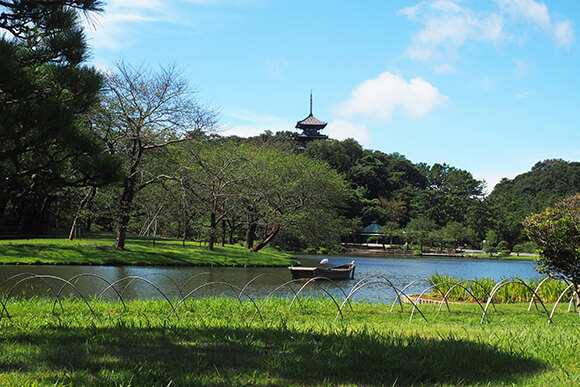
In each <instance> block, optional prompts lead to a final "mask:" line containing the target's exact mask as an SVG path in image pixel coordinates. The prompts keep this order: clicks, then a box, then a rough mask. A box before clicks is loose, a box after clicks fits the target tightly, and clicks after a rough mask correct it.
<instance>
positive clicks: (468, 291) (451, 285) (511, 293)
mask: <svg viewBox="0 0 580 387" xmlns="http://www.w3.org/2000/svg"><path fill="white" fill-rule="evenodd" d="M427 281H428V283H429V285H430V286H433V288H432V290H431V292H430V296H431V297H434V298H442V297H444V296H445V295H447V299H448V300H449V301H465V302H469V301H475V300H476V299H477V300H478V301H480V302H482V301H483V302H485V301H487V299H488V298H489V296H490V295H491V292H492V290H493V289H494V287H495V286H496V285H497V284H498V283H499V282H500V281H497V280H493V279H491V278H475V279H471V280H462V279H460V278H457V277H455V276H452V275H448V274H432V275H431V276H429V277H427ZM542 281H543V279H542V278H537V279H532V280H527V281H524V280H521V279H513V280H510V279H508V280H507V282H510V283H507V284H506V285H503V286H501V287H500V288H499V289H498V290H497V291H496V292H495V294H494V297H493V301H494V302H500V303H506V302H507V303H516V302H528V301H530V299H531V298H532V295H533V294H534V292H537V293H536V294H537V297H539V298H540V299H541V300H542V301H543V302H556V300H557V299H558V297H560V295H561V294H562V292H564V290H566V288H567V287H568V285H569V284H568V283H566V282H565V281H562V280H555V279H548V280H546V281H544V282H543V283H542V284H541V286H540V287H539V289H538V286H539V285H540V283H541V282H542ZM571 296H572V290H571V289H569V290H568V292H567V293H566V294H565V298H564V300H570V297H571Z"/></svg>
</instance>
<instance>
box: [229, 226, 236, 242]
mask: <svg viewBox="0 0 580 387" xmlns="http://www.w3.org/2000/svg"><path fill="white" fill-rule="evenodd" d="M234 231H235V230H234V228H233V227H231V226H230V228H229V230H228V244H229V245H233V244H234Z"/></svg>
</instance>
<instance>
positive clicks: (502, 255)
mask: <svg viewBox="0 0 580 387" xmlns="http://www.w3.org/2000/svg"><path fill="white" fill-rule="evenodd" d="M511 253H512V252H511V251H510V250H502V251H500V252H499V255H500V257H509V256H510V255H511Z"/></svg>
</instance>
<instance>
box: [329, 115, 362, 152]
mask: <svg viewBox="0 0 580 387" xmlns="http://www.w3.org/2000/svg"><path fill="white" fill-rule="evenodd" d="M324 132H325V134H326V135H328V137H330V138H334V139H337V140H346V139H347V138H354V139H355V140H357V141H358V142H359V143H360V144H362V145H363V146H370V145H371V136H370V134H369V132H368V130H367V127H366V125H364V124H354V123H351V122H348V121H345V120H340V119H338V120H333V121H332V122H331V123H329V124H328V126H327V127H326V128H325V129H324Z"/></svg>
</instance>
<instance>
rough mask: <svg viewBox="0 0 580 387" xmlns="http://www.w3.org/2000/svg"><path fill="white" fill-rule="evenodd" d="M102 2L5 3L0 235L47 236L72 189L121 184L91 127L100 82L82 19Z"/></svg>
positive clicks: (1, 8) (0, 64)
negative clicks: (89, 60) (12, 230)
mask: <svg viewBox="0 0 580 387" xmlns="http://www.w3.org/2000/svg"><path fill="white" fill-rule="evenodd" d="M100 5H101V3H100V2H99V1H92V0H87V1H84V0H83V1H78V0H64V1H40V2H38V1H35V2H28V1H6V2H2V3H1V4H0V13H1V16H0V29H2V30H3V31H4V33H1V34H0V35H1V38H0V57H1V58H2V60H1V61H0V181H2V186H1V188H0V232H1V231H2V228H4V227H16V229H17V231H18V232H19V233H43V232H44V233H45V232H46V231H47V227H48V225H49V224H50V222H51V220H52V216H54V215H53V214H54V211H55V210H54V207H55V204H58V201H59V198H58V196H59V195H60V194H61V192H62V190H63V189H66V188H67V187H79V186H87V185H92V186H98V185H103V184H107V183H111V182H112V181H114V180H115V179H116V177H117V176H116V174H115V171H116V170H117V169H118V164H117V163H116V162H115V160H113V159H112V158H111V157H109V156H107V155H106V154H105V153H104V152H103V150H104V148H103V144H102V142H100V141H99V139H98V137H97V136H96V135H95V133H94V131H93V130H92V128H91V126H90V125H89V122H88V121H87V120H86V113H87V112H88V111H89V110H90V109H91V108H92V107H93V106H94V105H95V104H96V103H97V102H98V96H99V91H100V89H101V87H102V77H101V75H100V74H99V73H98V72H97V71H96V70H95V69H94V68H92V67H88V66H85V65H83V64H82V62H83V61H84V60H85V58H86V57H87V48H86V43H85V37H84V34H83V30H82V28H81V25H80V22H79V17H78V14H77V12H79V11H82V12H85V13H86V14H89V13H94V12H97V11H100Z"/></svg>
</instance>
